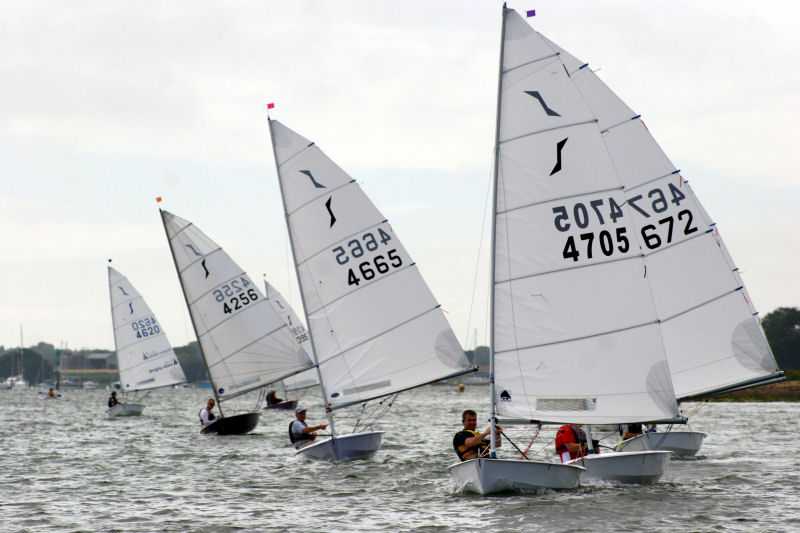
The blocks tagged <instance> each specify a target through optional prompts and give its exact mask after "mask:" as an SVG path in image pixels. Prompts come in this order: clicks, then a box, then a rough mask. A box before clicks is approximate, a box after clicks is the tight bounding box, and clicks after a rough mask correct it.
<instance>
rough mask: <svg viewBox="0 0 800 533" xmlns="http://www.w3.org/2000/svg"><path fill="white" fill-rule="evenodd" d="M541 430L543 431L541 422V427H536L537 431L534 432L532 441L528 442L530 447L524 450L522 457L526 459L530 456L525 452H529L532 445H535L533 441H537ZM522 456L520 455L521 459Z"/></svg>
mask: <svg viewBox="0 0 800 533" xmlns="http://www.w3.org/2000/svg"><path fill="white" fill-rule="evenodd" d="M540 431H542V426H541V424H540V425H539V427H537V428H536V433H534V434H533V438H531V442H530V443H529V444H528V447H527V448H525V451H524V452H522V457H525V458H526V459H527V458H528V457H527V455H525V454H526V453H528V451H530V449H531V446H533V443H534V442H536V439H537V438H538V437H539V432H540ZM522 457H520V459H521V458H522Z"/></svg>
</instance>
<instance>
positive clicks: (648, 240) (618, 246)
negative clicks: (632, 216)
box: [553, 183, 697, 261]
mask: <svg viewBox="0 0 800 533" xmlns="http://www.w3.org/2000/svg"><path fill="white" fill-rule="evenodd" d="M669 194H670V196H671V197H672V198H671V199H669V200H667V196H666V195H665V194H664V192H663V191H662V190H661V189H659V188H655V189H652V190H650V191H649V192H648V193H647V200H643V199H644V197H643V195H641V194H639V195H636V196H632V197H630V198H628V200H627V201H626V202H623V205H624V204H625V203H627V204H628V205H629V206H630V207H631V208H632V209H633V210H635V211H636V212H637V213H639V214H641V215H642V216H643V217H644V218H650V217H657V216H659V215H661V218H658V219H657V220H656V221H654V222H657V224H646V225H644V226H642V228H641V230H640V234H641V236H642V242H643V243H644V245H645V246H646V247H647V248H648V249H649V250H655V249H657V248H659V247H661V246H662V245H665V244H669V243H671V242H672V241H673V237H674V236H675V230H676V229H677V231H683V235H690V234H692V233H694V232H696V231H697V226H695V225H693V219H694V217H693V215H692V212H691V211H690V210H689V209H682V210H680V211H678V213H677V215H674V216H673V215H668V216H664V215H663V214H662V213H664V212H665V211H667V210H668V209H669V207H670V206H669V204H670V203H673V204H675V205H676V206H678V207H680V204H681V201H683V200H685V199H686V195H684V194H683V192H681V190H680V189H679V188H678V187H676V186H675V185H674V184H673V183H670V184H669ZM588 206H589V207H587V204H586V203H583V202H577V203H576V204H575V205H573V206H572V209H571V210H568V209H567V206H564V205H561V206H557V207H554V208H553V214H554V215H555V218H554V219H553V224H554V225H555V227H556V229H557V230H558V231H560V232H566V231H569V230H570V228H572V226H573V224H574V225H575V226H576V227H577V228H579V229H586V228H588V227H589V226H590V225H591V224H595V225H597V224H599V225H600V226H604V225H605V224H606V220H609V221H610V223H611V224H615V223H617V220H619V219H621V218H623V215H624V212H623V211H622V206H621V205H620V204H618V203H617V201H616V200H615V199H614V198H608V206H607V207H606V202H605V199H602V198H599V199H596V200H591V201H589V202H588ZM570 215H571V216H570ZM606 217H607V218H606ZM676 226H677V228H676ZM577 238H578V239H579V241H580V242H578V241H576V236H574V235H569V236H568V237H567V238H566V241H565V243H564V249H563V250H562V252H561V255H562V257H563V258H564V259H572V260H573V261H578V260H579V259H580V258H581V257H584V258H585V259H592V258H593V257H594V255H595V253H596V252H598V253H602V254H603V255H604V256H606V257H610V256H612V255H614V254H615V253H621V254H624V253H627V252H628V251H629V250H630V248H631V243H630V240H629V234H628V228H627V227H625V226H617V227H615V228H613V229H610V230H600V231H597V232H594V231H588V232H584V233H580V234H578V235H577ZM581 252H583V254H582V253H581Z"/></svg>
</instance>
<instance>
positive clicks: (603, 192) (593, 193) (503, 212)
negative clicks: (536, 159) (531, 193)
mask: <svg viewBox="0 0 800 533" xmlns="http://www.w3.org/2000/svg"><path fill="white" fill-rule="evenodd" d="M624 189H625V187H624V186H622V185H619V186H617V187H610V188H606V189H600V190H596V191H589V192H580V193H576V194H570V195H568V196H559V197H557V198H550V199H547V200H540V201H537V202H531V203H529V204H525V205H518V206H516V207H512V208H510V209H505V210H503V211H498V212H497V214H498V215H504V214H506V213H510V212H511V211H516V210H518V209H525V208H526V207H533V206H537V205H543V204H549V203H552V202H559V201H561V200H569V199H570V198H579V197H581V196H592V195H597V194H605V193H608V192H613V191H621V190H624Z"/></svg>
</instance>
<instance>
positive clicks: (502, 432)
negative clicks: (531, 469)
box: [500, 431, 530, 461]
mask: <svg viewBox="0 0 800 533" xmlns="http://www.w3.org/2000/svg"><path fill="white" fill-rule="evenodd" d="M500 434H501V435H502V436H504V437H505V438H506V440H508V442H509V443H511V445H512V446H513V447H514V448H516V450H517V451H518V452H519V453H521V454H522V457H524V458H525V459H528V461H530V459H529V458H528V456H527V455H525V452H523V451H522V450H520V449H519V446H517V445H516V444H514V441H513V440H511V437H509V436H508V435H506V434H505V432H504V431H500Z"/></svg>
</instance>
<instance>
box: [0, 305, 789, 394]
mask: <svg viewBox="0 0 800 533" xmlns="http://www.w3.org/2000/svg"><path fill="white" fill-rule="evenodd" d="M761 326H762V327H763V328H764V333H765V335H766V337H767V341H768V342H769V345H770V348H772V353H773V354H774V355H775V360H776V361H777V362H778V368H780V369H781V370H800V308H798V307H779V308H778V309H775V310H774V311H772V312H770V313H767V314H766V315H765V316H764V318H763V319H762V321H761ZM173 349H174V350H175V355H177V356H178V361H180V363H181V366H182V367H183V372H184V374H186V379H188V380H189V381H190V382H193V383H197V382H199V381H206V380H208V375H207V373H206V366H205V363H204V362H203V359H202V357H201V356H200V349H199V347H198V345H197V341H192V342H190V343H189V344H187V345H185V346H178V347H175V348H173ZM103 351H105V350H60V349H57V348H55V347H54V346H53V345H52V344H48V343H46V342H40V343H39V344H37V345H36V346H34V347H32V348H24V349H22V350H21V349H20V348H8V349H6V348H4V347H3V346H0V378H2V379H5V378H7V377H8V376H12V375H18V374H20V373H22V374H23V376H24V378H25V379H26V380H27V381H28V383H31V384H35V383H39V382H43V381H52V380H54V379H55V370H56V368H57V366H58V361H59V359H60V358H61V357H74V356H85V355H88V354H91V353H97V352H103ZM465 354H466V356H467V358H468V359H469V361H470V362H471V363H472V364H475V365H482V366H485V365H488V364H489V348H488V347H486V346H478V347H476V348H475V350H468V351H466V352H465Z"/></svg>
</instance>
